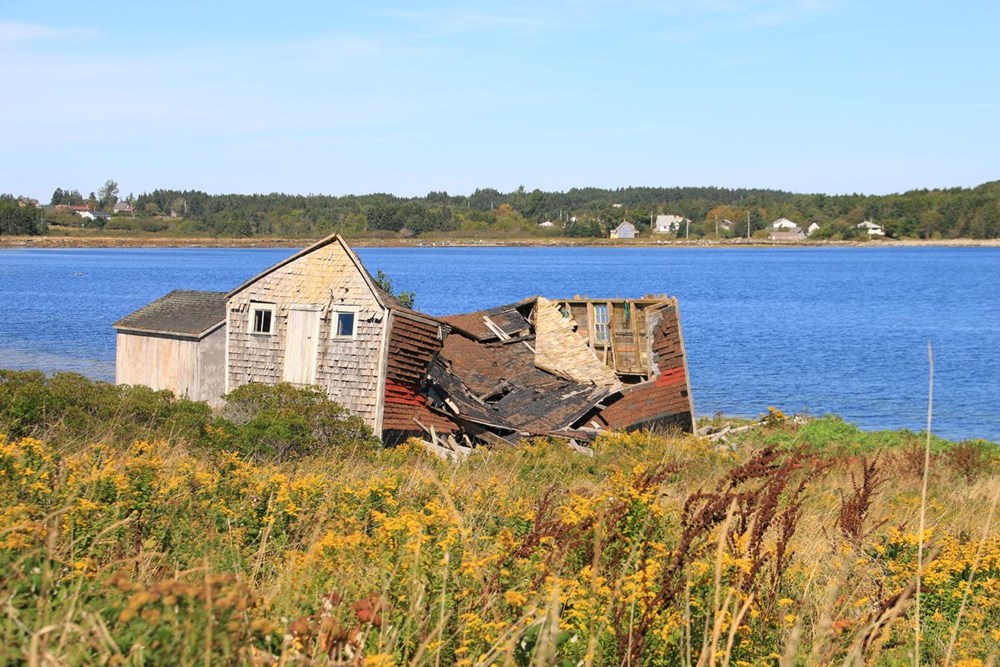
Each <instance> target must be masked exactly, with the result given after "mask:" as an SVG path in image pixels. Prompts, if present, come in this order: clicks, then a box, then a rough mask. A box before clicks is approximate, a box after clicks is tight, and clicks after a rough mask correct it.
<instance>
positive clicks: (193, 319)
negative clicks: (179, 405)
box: [114, 290, 226, 403]
mask: <svg viewBox="0 0 1000 667" xmlns="http://www.w3.org/2000/svg"><path fill="white" fill-rule="evenodd" d="M225 323H226V293H225V292H194V291H187V290H175V291H173V292H171V293H170V294H167V295H166V296H164V297H161V298H159V299H157V300H156V301H153V302H152V303H150V304H147V305H145V306H143V307H142V308H140V309H139V310H137V311H135V312H134V313H131V314H129V315H126V316H125V317H123V318H122V319H120V320H118V321H117V322H115V324H114V327H115V329H116V330H117V354H116V358H115V380H116V382H117V383H118V384H133V385H138V384H141V385H146V386H148V387H152V388H153V389H169V390H170V391H172V392H174V393H175V394H176V395H178V396H184V397H186V398H189V399H191V400H193V401H208V402H209V403H217V402H219V400H220V399H221V398H222V394H223V392H224V391H225V387H224V380H225V364H226V328H225V326H223V325H224V324H225Z"/></svg>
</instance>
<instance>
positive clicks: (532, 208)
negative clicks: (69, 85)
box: [0, 181, 1000, 240]
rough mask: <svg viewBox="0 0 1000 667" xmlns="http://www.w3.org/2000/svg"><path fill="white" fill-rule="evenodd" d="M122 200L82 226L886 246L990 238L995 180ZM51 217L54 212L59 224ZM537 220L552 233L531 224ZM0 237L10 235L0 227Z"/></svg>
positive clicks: (171, 195)
mask: <svg viewBox="0 0 1000 667" xmlns="http://www.w3.org/2000/svg"><path fill="white" fill-rule="evenodd" d="M108 184H111V185H114V186H115V188H114V192H115V194H116V193H117V185H116V184H114V182H113V181H108ZM108 184H106V186H105V188H102V192H101V196H100V197H97V196H95V195H93V194H92V195H91V198H90V199H88V200H83V203H85V204H91V203H92V204H93V205H94V207H95V209H101V210H104V211H106V212H111V207H112V206H113V205H114V203H115V202H116V201H117V198H116V197H110V196H109V195H108V193H109V191H110V188H109V187H108ZM67 195H71V196H70V197H67ZM78 199H82V198H81V197H80V196H79V194H78V191H76V190H63V189H57V190H56V192H55V193H54V194H53V200H52V203H53V204H56V203H69V202H70V200H72V202H73V203H77V200H78ZM57 200H58V201H57ZM127 201H128V203H129V205H130V210H129V211H128V212H127V213H126V212H122V211H118V212H117V215H115V216H113V217H111V218H110V219H109V220H105V219H103V218H100V217H98V218H97V219H95V220H93V221H87V222H86V223H83V224H85V225H87V226H99V227H100V226H106V228H107V229H109V230H116V229H117V230H121V231H129V230H131V231H144V232H150V233H164V234H171V235H191V236H195V235H214V236H264V237H267V236H284V237H316V236H320V235H323V234H327V233H330V232H333V231H339V232H341V233H343V234H345V235H347V236H371V237H395V236H404V237H405V236H419V235H424V236H427V235H433V236H438V237H473V236H485V237H493V238H504V237H508V238H513V237H523V236H576V237H605V236H607V234H608V231H609V230H610V229H612V228H614V227H616V226H617V225H618V224H620V223H621V222H622V221H624V220H628V221H630V222H632V223H634V224H635V225H636V226H637V227H638V229H639V232H640V234H642V233H643V232H648V231H649V226H650V220H651V219H652V218H653V217H654V216H655V215H657V214H673V215H678V216H682V217H683V218H686V219H688V220H690V223H689V224H685V225H684V226H683V227H682V229H680V230H679V232H678V234H679V235H681V236H683V235H689V236H691V237H692V238H698V237H714V236H715V235H716V234H718V235H719V236H721V237H726V236H746V235H747V234H748V233H750V234H753V233H756V232H761V230H764V229H765V228H766V227H767V225H768V223H770V222H772V221H773V220H776V219H777V218H780V217H785V218H788V219H790V220H793V221H795V222H797V223H799V224H800V225H801V226H802V227H808V226H809V225H810V224H812V223H817V224H818V225H819V227H820V229H819V231H818V232H816V234H815V235H814V236H813V238H820V239H824V238H825V239H831V240H840V239H851V238H857V237H861V236H865V235H866V234H865V233H864V231H863V230H859V229H858V227H857V225H858V223H860V222H862V221H863V220H871V221H874V222H876V223H877V224H879V225H881V226H882V227H883V228H884V229H885V231H886V233H887V235H888V236H890V237H895V238H977V239H983V238H997V237H1000V181H993V182H990V183H986V184H983V185H980V186H977V187H975V188H951V189H945V190H914V191H911V192H906V193H903V194H892V195H883V196H874V195H857V194H854V195H823V194H794V193H791V192H784V191H781V190H761V189H744V188H738V189H727V188H711V187H704V188H694V187H683V188H682V187H676V188H643V187H629V188H619V189H614V190H609V189H601V188H573V189H571V190H569V191H567V192H543V191H542V190H538V189H536V190H533V191H530V192H529V191H526V190H525V189H524V188H523V187H521V188H518V189H517V190H514V191H513V192H507V193H504V192H500V191H498V190H495V189H492V188H485V189H478V190H476V191H475V192H474V193H472V194H471V195H449V194H448V193H447V192H430V193H428V194H427V195H426V196H424V197H412V198H405V197H398V196H395V195H391V194H369V195H346V196H342V197H336V196H327V195H287V194H279V193H273V194H266V195H265V194H257V195H237V194H228V195H209V194H207V193H205V192H200V191H197V190H184V191H182V190H154V191H153V192H150V193H144V194H141V195H139V196H138V197H132V196H131V195H130V196H129V198H128V200H127ZM55 213H61V215H62V216H63V219H62V220H60V219H59V217H58V216H57V215H55ZM68 216H70V214H69V213H67V212H66V211H65V210H63V211H61V212H49V213H46V216H45V217H46V219H48V220H49V221H50V222H54V223H57V224H66V223H69V224H72V223H73V222H74V221H73V220H72V218H71V217H68ZM545 221H550V222H552V223H553V224H552V225H551V226H550V225H546V226H540V224H541V223H542V222H545ZM75 222H76V224H81V223H79V221H75ZM717 223H718V224H717ZM748 227H749V229H748ZM0 233H12V232H8V231H5V230H4V229H3V228H0ZM27 233H32V232H27ZM36 233H41V232H36Z"/></svg>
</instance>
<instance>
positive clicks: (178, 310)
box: [114, 290, 226, 338]
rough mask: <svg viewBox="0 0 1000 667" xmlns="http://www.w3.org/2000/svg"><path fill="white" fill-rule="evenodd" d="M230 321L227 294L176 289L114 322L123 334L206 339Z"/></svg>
mask: <svg viewBox="0 0 1000 667" xmlns="http://www.w3.org/2000/svg"><path fill="white" fill-rule="evenodd" d="M225 320H226V293H225V292H194V291H190V290H174V291H173V292H171V293H170V294H167V295H166V296H163V297H160V298H159V299H157V300H156V301H153V302H152V303H148V304H146V305H145V306H143V307H142V308H140V309H139V310H137V311H135V312H134V313H130V314H129V315H126V316H125V317H123V318H121V319H120V320H118V321H117V322H115V323H114V327H115V328H116V329H119V330H121V331H137V332H142V333H158V334H169V335H175V336H185V337H192V338H202V337H203V336H205V335H207V334H209V333H210V332H211V331H213V330H214V329H216V328H217V327H218V326H220V325H221V324H222V323H223V322H225Z"/></svg>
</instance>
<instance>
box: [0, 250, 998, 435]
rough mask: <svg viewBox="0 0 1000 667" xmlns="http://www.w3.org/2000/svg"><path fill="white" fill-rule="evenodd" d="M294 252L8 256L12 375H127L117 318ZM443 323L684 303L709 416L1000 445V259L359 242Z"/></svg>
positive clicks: (235, 278)
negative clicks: (648, 302)
mask: <svg viewBox="0 0 1000 667" xmlns="http://www.w3.org/2000/svg"><path fill="white" fill-rule="evenodd" d="M293 252H295V250H294V249H287V248H278V249H275V248H270V249H214V248H156V249H147V248H107V249H104V248H102V249H69V250H67V249H0V367H2V368H15V369H40V370H43V371H45V372H49V373H51V372H57V371H74V372H78V373H82V374H84V375H87V376H89V377H92V378H94V379H100V380H113V379H114V358H115V338H114V330H113V329H112V327H111V325H112V323H113V322H114V321H115V320H117V319H118V318H120V317H122V316H123V315H125V314H127V313H129V312H132V311H133V310H135V309H137V308H139V307H141V306H142V305H144V304H146V303H148V302H150V301H152V300H153V299H156V298H158V297H160V296H162V295H164V294H166V293H167V292H169V291H171V290H174V289H194V290H214V291H228V290H230V289H232V288H234V287H236V286H237V285H239V284H240V283H242V282H243V281H245V280H246V279H247V278H250V277H252V276H253V275H255V274H257V273H258V272H260V271H261V270H263V269H265V268H267V267H268V266H270V265H272V264H274V263H276V262H278V261H280V260H282V259H284V258H286V257H288V256H289V255H290V254H292V253H293ZM357 253H358V255H359V256H360V257H361V259H362V261H363V262H364V263H365V265H366V266H367V267H368V269H369V270H370V271H371V272H372V273H373V274H374V273H375V272H376V271H377V270H379V269H381V270H383V271H384V272H385V273H386V275H387V276H388V277H389V278H390V279H391V280H392V284H393V287H394V288H395V289H396V290H397V291H402V290H408V291H412V292H414V293H415V294H416V307H417V308H418V309H419V310H423V311H424V312H427V313H429V314H431V315H445V314H450V313H457V312H467V311H471V310H478V309H482V308H489V307H492V306H496V305H500V304H503V303H508V302H512V301H517V300H519V299H522V298H524V297H527V296H532V295H543V296H546V297H549V298H560V297H572V296H575V295H581V296H583V295H586V296H590V297H616V298H617V297H639V296H643V295H645V294H669V295H673V296H677V297H678V298H679V301H680V310H681V321H682V325H683V331H684V338H685V343H686V348H687V354H688V365H689V370H690V375H691V385H692V392H693V395H694V402H695V410H696V412H697V413H698V414H699V415H712V414H715V413H724V414H732V415H745V416H751V415H756V414H760V413H763V412H766V410H767V408H768V406H771V405H773V406H776V407H779V408H780V409H782V410H783V411H785V412H788V413H794V412H802V411H804V412H807V413H809V414H813V415H821V414H826V413H835V414H839V415H841V416H842V417H843V418H844V419H846V420H848V421H851V422H854V423H856V424H858V425H859V426H861V427H862V428H865V429H896V428H908V429H912V430H921V429H923V428H924V426H925V424H926V412H927V394H928V344H930V345H932V346H933V354H934V366H935V368H934V370H935V375H934V378H935V386H934V422H933V430H934V432H935V433H936V434H938V435H941V436H944V437H949V438H954V439H966V438H986V439H990V440H994V441H1000V409H998V401H1000V248H950V247H949V248H927V247H920V248H908V247H903V248H901V247H891V248H880V247H872V248H869V247H862V248H853V247H852V248H687V247H685V248H677V247H670V248H649V247H642V248H639V247H629V248H607V247H601V248H586V247H573V248H551V247H544V248H524V247H512V248H509V247H470V248H462V247H421V248H359V249H357Z"/></svg>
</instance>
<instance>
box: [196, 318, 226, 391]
mask: <svg viewBox="0 0 1000 667" xmlns="http://www.w3.org/2000/svg"><path fill="white" fill-rule="evenodd" d="M198 389H199V395H198V400H200V401H208V402H209V403H211V404H213V405H217V404H219V403H221V402H222V395H223V394H224V393H225V391H226V327H224V326H221V327H219V328H218V329H216V330H215V331H213V332H212V333H210V334H209V335H207V336H205V337H204V338H203V339H201V341H200V342H199V343H198Z"/></svg>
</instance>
